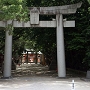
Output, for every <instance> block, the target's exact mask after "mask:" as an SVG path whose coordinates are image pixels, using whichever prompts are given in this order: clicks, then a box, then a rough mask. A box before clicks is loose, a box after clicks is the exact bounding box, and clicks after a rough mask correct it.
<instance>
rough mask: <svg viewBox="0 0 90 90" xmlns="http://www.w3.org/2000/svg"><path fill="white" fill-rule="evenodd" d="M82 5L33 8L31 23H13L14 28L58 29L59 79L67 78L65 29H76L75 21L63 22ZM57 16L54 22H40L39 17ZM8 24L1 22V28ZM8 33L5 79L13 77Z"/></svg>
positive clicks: (10, 38) (10, 43) (7, 35)
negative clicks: (64, 16)
mask: <svg viewBox="0 0 90 90" xmlns="http://www.w3.org/2000/svg"><path fill="white" fill-rule="evenodd" d="M81 4H82V3H77V4H72V5H64V6H53V7H31V8H29V9H30V21H28V22H26V23H25V22H19V21H13V27H54V28H55V27H56V34H57V63H58V77H61V78H62V77H66V67H65V51H64V35H63V27H75V21H66V20H63V15H65V14H74V13H76V10H77V8H80V7H81ZM40 14H41V15H56V20H54V21H39V15H40ZM7 24H12V21H11V20H9V21H7ZM5 26H6V23H5V22H3V21H0V27H5ZM8 32H9V31H6V38H5V55H4V74H3V77H4V78H9V77H11V61H12V35H9V34H8Z"/></svg>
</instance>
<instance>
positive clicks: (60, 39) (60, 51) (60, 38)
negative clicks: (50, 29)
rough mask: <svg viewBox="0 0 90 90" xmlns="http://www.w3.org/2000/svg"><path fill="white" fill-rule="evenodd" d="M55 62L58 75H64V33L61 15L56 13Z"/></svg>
mask: <svg viewBox="0 0 90 90" xmlns="http://www.w3.org/2000/svg"><path fill="white" fill-rule="evenodd" d="M56 19H57V31H56V33H57V62H58V63H57V64H58V77H66V66H65V50H64V33H63V15H62V14H57V15H56Z"/></svg>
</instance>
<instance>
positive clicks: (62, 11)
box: [29, 2, 82, 15]
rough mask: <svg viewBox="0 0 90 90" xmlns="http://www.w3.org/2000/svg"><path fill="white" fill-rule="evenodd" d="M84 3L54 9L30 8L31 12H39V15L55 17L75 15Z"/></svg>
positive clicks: (53, 7) (54, 7)
mask: <svg viewBox="0 0 90 90" xmlns="http://www.w3.org/2000/svg"><path fill="white" fill-rule="evenodd" d="M81 5H82V2H80V3H77V4H71V5H64V6H52V7H30V8H29V9H30V11H38V12H39V14H46V15H55V14H73V13H76V10H77V8H80V7H81Z"/></svg>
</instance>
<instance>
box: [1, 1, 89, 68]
mask: <svg viewBox="0 0 90 90" xmlns="http://www.w3.org/2000/svg"><path fill="white" fill-rule="evenodd" d="M80 1H82V3H83V5H82V7H81V8H80V9H78V10H77V12H76V14H74V15H65V16H64V17H65V18H67V20H75V21H76V27H75V28H64V36H65V51H66V55H65V56H66V65H67V67H70V68H74V69H78V70H87V69H88V68H89V66H90V45H89V44H90V3H89V2H90V0H0V13H1V14H0V20H3V21H6V20H9V19H11V20H15V19H16V20H19V21H22V20H23V21H26V20H27V19H28V10H27V7H31V6H33V7H34V6H37V7H40V6H42V7H44V6H60V5H66V4H75V3H78V2H80ZM88 1H89V2H88ZM26 6H27V7H26ZM52 18H55V16H49V15H47V16H40V20H51V19H52ZM1 30H3V29H2V28H1ZM0 32H1V33H0V41H1V43H0V47H1V49H2V47H3V48H4V31H0ZM13 32H14V34H13V55H14V54H15V53H18V54H21V53H22V51H23V49H24V48H30V49H32V48H33V49H34V50H36V51H42V52H43V53H44V54H45V57H46V58H47V60H48V61H52V60H55V61H56V53H57V50H56V48H57V46H56V29H55V28H15V29H14V31H13ZM1 52H2V51H1Z"/></svg>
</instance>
